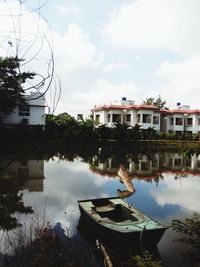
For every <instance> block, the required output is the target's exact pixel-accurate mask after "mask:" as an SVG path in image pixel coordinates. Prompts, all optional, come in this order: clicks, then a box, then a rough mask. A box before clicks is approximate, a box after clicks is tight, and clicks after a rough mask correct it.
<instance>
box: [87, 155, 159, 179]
mask: <svg viewBox="0 0 200 267" xmlns="http://www.w3.org/2000/svg"><path fill="white" fill-rule="evenodd" d="M159 164H160V160H159V155H158V154H155V155H154V157H153V158H152V159H148V157H147V156H145V155H143V156H141V157H140V158H139V159H138V161H137V162H134V161H132V160H129V161H128V162H127V164H126V169H127V171H128V172H129V174H130V175H135V176H147V177H148V176H152V175H153V174H155V173H157V172H158V171H159ZM119 165H120V162H117V161H116V160H115V159H114V158H108V160H107V161H105V162H98V165H97V166H96V167H95V168H93V169H92V170H93V171H97V172H99V173H101V174H102V175H103V174H106V175H108V176H113V175H117V171H118V169H119Z"/></svg>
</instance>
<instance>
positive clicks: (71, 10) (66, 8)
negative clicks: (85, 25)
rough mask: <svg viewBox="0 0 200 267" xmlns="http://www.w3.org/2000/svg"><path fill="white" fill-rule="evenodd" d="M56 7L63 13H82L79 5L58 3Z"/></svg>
mask: <svg viewBox="0 0 200 267" xmlns="http://www.w3.org/2000/svg"><path fill="white" fill-rule="evenodd" d="M55 9H56V10H57V11H58V12H59V13H60V14H61V15H70V14H75V15H78V14H79V13H80V9H79V8H78V7H77V6H73V5H57V4H56V5H55Z"/></svg>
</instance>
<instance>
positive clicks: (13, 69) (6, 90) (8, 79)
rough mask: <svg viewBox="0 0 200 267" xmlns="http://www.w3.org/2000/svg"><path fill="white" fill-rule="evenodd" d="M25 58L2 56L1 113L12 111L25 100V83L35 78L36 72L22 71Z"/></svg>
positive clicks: (0, 63) (0, 70)
mask: <svg viewBox="0 0 200 267" xmlns="http://www.w3.org/2000/svg"><path fill="white" fill-rule="evenodd" d="M22 61H23V59H19V58H17V57H5V58H3V57H0V113H4V114H7V113H10V112H12V111H13V109H14V108H15V106H16V103H17V102H20V101H23V100H24V97H23V93H24V89H23V84H24V83H25V82H26V81H27V79H33V78H34V76H35V73H33V72H21V68H20V66H21V62H22Z"/></svg>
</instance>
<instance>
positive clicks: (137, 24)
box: [103, 0, 200, 54]
mask: <svg viewBox="0 0 200 267" xmlns="http://www.w3.org/2000/svg"><path fill="white" fill-rule="evenodd" d="M199 9H200V2H199V1H198V0H190V1H187V0H151V1H149V0H136V1H132V3H129V4H123V5H121V6H120V7H119V8H116V9H115V11H114V12H113V14H112V16H111V19H110V20H109V21H108V22H107V24H105V25H104V29H103V35H104V37H106V38H107V39H108V40H109V41H110V42H112V43H113V44H114V45H118V46H122V47H129V48H133V47H139V48H144V49H152V48H153V49H164V50H170V51H173V52H176V53H182V54H185V53H186V54H194V53H198V54H199V52H200V35H199V25H200V17H199Z"/></svg>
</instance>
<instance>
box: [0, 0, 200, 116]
mask: <svg viewBox="0 0 200 267" xmlns="http://www.w3.org/2000/svg"><path fill="white" fill-rule="evenodd" d="M4 2H6V3H7V5H8V3H9V5H10V6H11V4H10V3H11V2H12V1H0V5H1V6H2V5H3V3H4ZM14 2H18V1H17V0H15V1H14ZM22 2H24V3H25V5H26V6H29V8H30V7H31V8H33V7H34V6H37V5H38V3H39V1H36V0H35V1H31V0H27V1H22ZM41 3H42V4H44V3H45V1H44V0H43V1H42V0H40V4H41ZM0 9H1V8H0ZM199 10H200V1H199V0H84V1H83V0H49V1H48V2H47V3H46V4H45V5H44V6H43V7H42V8H41V9H40V12H41V14H42V16H43V17H44V18H45V19H46V21H47V22H48V26H49V27H50V29H51V30H50V35H48V36H50V40H51V42H52V47H53V57H54V64H55V66H54V67H55V68H54V73H55V74H56V77H58V78H59V81H60V84H61V98H60V100H59V102H58V105H57V108H56V110H55V114H59V113H62V112H67V113H69V114H70V115H73V116H76V115H77V114H79V113H81V114H84V116H88V115H89V114H90V112H91V111H90V110H91V109H92V108H93V107H94V106H95V105H97V106H98V105H103V104H111V103H112V104H116V103H118V104H120V100H121V98H122V97H126V98H127V99H130V100H135V103H136V104H140V103H142V101H143V100H145V99H146V98H148V97H155V98H157V97H158V96H159V95H160V96H161V98H162V99H163V100H165V101H166V102H167V106H168V107H169V108H175V107H176V103H177V102H180V103H181V104H183V105H190V108H191V109H198V108H200V101H199V100H200V94H199V87H200V16H199ZM1 19H2V16H0V24H1V25H2V23H1ZM26 21H27V22H26ZM23 23H24V24H25V25H27V26H29V27H28V28H29V31H30V29H31V31H32V27H31V26H30V24H29V22H28V19H27V18H26V19H24V21H23ZM43 24H45V23H44V22H43ZM43 26H44V25H43ZM43 26H42V27H43ZM45 27H46V26H44V28H45ZM0 30H1V31H3V30H2V29H1V28H0ZM27 31H28V30H27ZM0 38H1V36H0ZM1 43H2V42H0V44H1ZM0 48H1V47H0ZM46 51H47V50H45V49H43V53H44V55H45V56H47V55H46V53H47V52H46ZM41 58H42V57H41ZM39 65H40V66H39V68H40V69H41V70H42V68H43V64H39ZM53 86H55V85H54V84H52V89H51V90H52V92H53V89H54V88H53ZM57 91H58V90H57ZM47 98H48V96H47Z"/></svg>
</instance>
